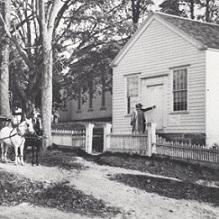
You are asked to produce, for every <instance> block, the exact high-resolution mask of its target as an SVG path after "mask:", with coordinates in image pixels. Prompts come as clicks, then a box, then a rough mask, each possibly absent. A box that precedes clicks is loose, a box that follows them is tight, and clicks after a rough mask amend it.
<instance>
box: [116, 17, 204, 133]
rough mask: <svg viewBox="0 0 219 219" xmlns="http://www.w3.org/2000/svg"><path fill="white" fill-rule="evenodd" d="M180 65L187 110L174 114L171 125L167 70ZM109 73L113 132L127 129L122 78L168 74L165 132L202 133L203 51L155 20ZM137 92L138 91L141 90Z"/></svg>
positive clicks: (169, 85) (170, 97)
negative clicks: (174, 121) (184, 75)
mask: <svg viewBox="0 0 219 219" xmlns="http://www.w3.org/2000/svg"><path fill="white" fill-rule="evenodd" d="M183 65H189V67H188V79H189V85H188V92H189V98H188V107H189V110H188V113H187V114H178V121H179V123H178V125H173V124H171V123H170V120H171V119H172V118H174V116H176V115H175V114H172V81H171V69H170V68H173V67H178V66H183ZM113 71H114V72H113V94H114V95H113V129H114V130H115V131H119V130H123V131H129V130H130V129H131V127H130V117H128V116H127V115H126V112H125V108H126V98H125V95H126V93H125V92H126V91H125V79H124V78H125V77H124V75H128V74H133V73H139V72H141V77H144V76H145V77H147V75H153V74H154V75H156V74H167V75H168V76H166V77H167V79H166V81H167V84H166V91H165V96H166V102H165V106H166V115H164V117H165V120H166V121H165V122H166V125H167V127H166V129H165V132H175V133H177V132H185V133H190V132H196V133H197V132H198V133H199V132H201V133H204V132H205V51H200V50H198V49H197V48H196V47H194V46H193V45H192V44H190V43H189V42H188V41H186V40H185V39H183V38H182V37H180V36H179V35H177V34H176V33H174V32H173V31H171V30H170V29H169V28H167V27H166V26H164V25H163V24H161V23H160V22H159V21H157V20H153V21H152V22H151V24H150V25H149V26H148V27H147V29H146V30H145V31H144V32H143V34H142V35H141V36H140V37H139V38H138V39H137V40H136V42H135V43H134V45H133V46H132V47H131V48H130V49H129V51H128V52H127V53H126V54H125V56H124V57H123V58H122V60H121V61H120V62H119V64H118V66H117V67H114V69H113ZM142 80H144V79H142ZM141 86H142V85H141ZM140 92H142V89H141V88H140ZM144 95H145V94H140V96H139V101H140V102H142V101H143V97H144Z"/></svg>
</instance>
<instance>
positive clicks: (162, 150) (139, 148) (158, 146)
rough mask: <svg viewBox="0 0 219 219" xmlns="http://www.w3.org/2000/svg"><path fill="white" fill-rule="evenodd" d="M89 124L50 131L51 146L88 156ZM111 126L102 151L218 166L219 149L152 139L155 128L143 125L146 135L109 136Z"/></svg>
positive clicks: (158, 138)
mask: <svg viewBox="0 0 219 219" xmlns="http://www.w3.org/2000/svg"><path fill="white" fill-rule="evenodd" d="M93 127H94V125H93V124H88V125H87V126H86V130H52V138H53V143H54V144H57V145H61V146H76V147H81V148H83V149H84V150H85V151H86V152H87V153H92V140H93ZM111 130H112V125H111V124H106V125H105V126H104V145H103V151H112V152H124V153H131V154H133V153H136V154H140V155H146V156H152V154H158V155H166V156H171V157H178V158H182V159H191V160H197V161H206V162H214V163H219V148H207V147H206V146H201V145H191V144H182V143H179V142H167V141H165V139H163V138H161V137H158V136H156V133H155V131H156V124H153V123H148V124H147V133H146V134H133V133H113V132H112V131H111Z"/></svg>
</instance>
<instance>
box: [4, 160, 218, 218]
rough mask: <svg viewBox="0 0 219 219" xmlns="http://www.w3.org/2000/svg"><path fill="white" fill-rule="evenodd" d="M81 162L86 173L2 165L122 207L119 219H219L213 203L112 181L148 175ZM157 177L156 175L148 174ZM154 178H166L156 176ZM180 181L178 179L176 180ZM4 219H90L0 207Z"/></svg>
mask: <svg viewBox="0 0 219 219" xmlns="http://www.w3.org/2000/svg"><path fill="white" fill-rule="evenodd" d="M77 162H78V163H80V164H82V165H85V166H87V167H89V168H86V169H85V170H82V171H76V170H75V171H72V170H63V169H60V168H57V167H45V166H38V167H32V166H31V165H29V164H26V165H25V166H15V165H14V164H13V163H10V164H3V163H0V168H2V169H4V170H6V171H8V172H11V173H15V174H18V175H23V176H25V177H26V178H29V179H31V180H32V181H41V182H44V183H47V184H48V186H50V185H52V184H53V183H56V182H62V181H63V182H67V183H68V184H70V185H72V186H75V187H76V188H77V189H78V190H81V191H83V192H84V193H85V194H88V195H93V196H94V197H95V198H98V199H102V200H104V201H105V202H106V203H107V204H108V205H109V206H114V207H119V208H120V209H121V213H120V214H118V215H117V216H116V217H114V218H115V219H120V218H121V219H158V218H159V219H160V218H162V219H185V218H186V219H217V218H219V207H218V206H217V207H216V206H213V205H211V204H209V203H200V202H197V201H190V200H176V199H171V198H167V197H163V196H159V195H157V194H154V193H146V192H145V191H142V190H139V189H136V188H131V187H129V186H126V185H124V184H122V183H118V182H116V181H112V180H109V177H110V176H112V175H113V174H117V173H129V174H147V173H142V172H139V171H134V170H126V169H122V168H115V167H109V166H99V165H97V164H95V163H93V162H88V161H86V160H84V159H83V158H80V157H78V158H77ZM148 175H149V176H153V175H152V174H148ZM154 177H163V176H157V175H154ZM172 180H177V179H172ZM0 218H5V219H7V218H10V219H21V218H22V219H25V218H27V219H29V218H31V219H59V218H60V219H63V218H65V219H68V218H69V219H70V218H71V219H72V218H74V219H86V218H88V217H87V216H83V215H79V214H73V213H67V212H62V211H59V210H57V209H51V208H42V207H37V206H33V205H30V204H28V203H22V204H20V205H17V206H10V207H8V206H0Z"/></svg>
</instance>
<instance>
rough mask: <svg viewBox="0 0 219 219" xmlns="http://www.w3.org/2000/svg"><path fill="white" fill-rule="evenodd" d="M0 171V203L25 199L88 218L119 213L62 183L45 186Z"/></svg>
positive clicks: (24, 200) (44, 184)
mask: <svg viewBox="0 0 219 219" xmlns="http://www.w3.org/2000/svg"><path fill="white" fill-rule="evenodd" d="M0 174H1V179H0V189H1V193H0V204H1V205H2V204H8V205H12V204H13V205H16V204H20V203H22V202H29V203H31V204H34V205H38V206H43V207H52V208H57V209H60V210H63V211H69V212H74V213H80V214H82V215H89V216H92V217H95V216H96V217H104V216H106V215H111V216H114V215H116V214H118V213H119V212H120V211H119V209H118V208H114V207H108V206H107V205H106V204H105V203H104V202H103V201H102V200H99V199H95V198H94V197H93V196H91V195H85V194H84V193H83V192H81V191H80V190H77V189H75V188H73V187H70V186H68V185H66V184H65V183H66V182H63V183H62V182H60V183H57V184H48V185H47V183H42V182H33V181H30V180H29V179H26V178H24V177H21V176H18V175H17V176H15V175H13V174H11V173H7V172H3V171H2V170H1V171H0Z"/></svg>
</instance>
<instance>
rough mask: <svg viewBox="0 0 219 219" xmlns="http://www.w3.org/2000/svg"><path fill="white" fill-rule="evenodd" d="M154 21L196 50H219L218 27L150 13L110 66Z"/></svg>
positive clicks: (116, 61) (118, 59)
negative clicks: (177, 35)
mask: <svg viewBox="0 0 219 219" xmlns="http://www.w3.org/2000/svg"><path fill="white" fill-rule="evenodd" d="M154 19H156V20H158V21H159V22H161V23H162V24H164V25H165V26H167V27H168V28H170V29H171V30H172V31H173V32H175V33H177V34H179V35H180V36H181V37H183V38H184V39H186V40H187V41H189V42H190V43H191V44H193V45H194V46H196V47H197V48H198V49H207V48H212V49H219V25H216V24H211V23H206V22H200V21H195V20H191V19H187V18H182V17H178V16H174V15H169V14H164V13H159V12H152V13H151V14H150V15H149V16H148V18H147V19H146V20H145V22H143V24H142V25H141V27H140V28H139V29H138V30H137V31H136V33H135V34H134V35H133V36H132V38H131V39H130V40H129V41H128V43H127V44H126V45H125V47H124V48H123V49H122V50H121V51H120V53H119V54H118V55H117V56H116V57H115V59H114V60H113V62H112V66H116V65H117V64H118V63H119V61H120V60H121V59H122V58H123V56H124V55H125V54H126V52H127V51H128V50H129V49H130V48H131V47H132V45H133V44H134V43H135V41H136V40H137V39H138V38H139V37H140V36H141V34H142V33H143V32H144V31H145V30H146V29H147V27H148V26H149V25H150V23H151V22H152V21H153V20H154Z"/></svg>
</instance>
